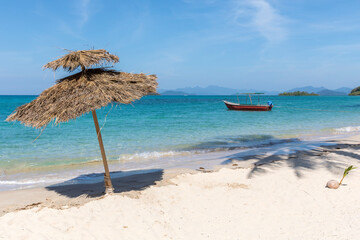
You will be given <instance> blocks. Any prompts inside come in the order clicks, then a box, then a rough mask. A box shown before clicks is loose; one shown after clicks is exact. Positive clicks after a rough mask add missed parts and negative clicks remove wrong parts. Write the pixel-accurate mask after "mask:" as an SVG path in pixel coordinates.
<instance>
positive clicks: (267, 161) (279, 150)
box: [222, 139, 360, 178]
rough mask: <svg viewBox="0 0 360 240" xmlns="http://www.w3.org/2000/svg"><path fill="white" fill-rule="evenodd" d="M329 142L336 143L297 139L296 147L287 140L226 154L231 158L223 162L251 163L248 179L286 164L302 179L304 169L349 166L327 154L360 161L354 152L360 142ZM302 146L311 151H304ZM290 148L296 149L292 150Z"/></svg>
mask: <svg viewBox="0 0 360 240" xmlns="http://www.w3.org/2000/svg"><path fill="white" fill-rule="evenodd" d="M330 143H332V144H334V145H330V146H329V142H321V141H303V140H300V139H296V140H295V144H296V145H295V148H294V145H293V146H290V144H292V143H285V144H279V146H270V147H264V148H262V153H260V154H251V151H254V152H255V151H258V150H251V149H250V150H249V153H248V154H247V153H246V151H245V152H241V153H236V154H232V155H229V156H227V158H228V159H227V160H225V161H224V162H223V163H222V164H235V165H241V164H244V163H248V166H249V165H251V171H250V172H249V174H248V178H252V177H255V176H257V175H261V174H265V173H267V172H269V170H276V169H278V168H280V167H281V166H283V164H286V165H287V166H289V167H291V168H292V169H293V170H294V174H295V175H296V176H297V177H298V178H301V177H303V172H304V171H308V170H315V169H317V168H326V169H327V170H328V171H330V172H332V173H334V174H338V173H339V171H342V170H343V169H344V168H345V167H346V166H345V164H344V163H343V162H339V161H338V160H336V159H335V158H334V157H331V158H329V157H328V154H330V153H333V154H336V155H341V156H343V157H348V158H350V159H353V160H356V161H359V160H360V155H359V154H357V153H354V152H353V151H354V150H359V149H360V144H343V143H337V142H336V141H332V142H330ZM297 146H299V147H297ZM303 146H306V148H307V149H312V150H301V149H302V147H303ZM291 147H292V148H294V149H295V150H293V151H291Z"/></svg>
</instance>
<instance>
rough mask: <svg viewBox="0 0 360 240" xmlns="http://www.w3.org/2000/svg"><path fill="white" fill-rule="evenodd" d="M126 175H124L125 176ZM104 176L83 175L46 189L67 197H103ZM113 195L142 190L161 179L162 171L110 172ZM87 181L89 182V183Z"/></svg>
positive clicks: (96, 174) (97, 174)
mask: <svg viewBox="0 0 360 240" xmlns="http://www.w3.org/2000/svg"><path fill="white" fill-rule="evenodd" d="M125 174H126V175H125ZM103 176H104V175H103V174H102V173H92V174H83V175H80V176H78V177H76V178H73V179H70V180H67V181H65V182H62V183H58V184H54V185H51V186H48V187H46V189H47V190H51V191H55V192H56V193H58V194H60V195H63V196H66V197H69V198H77V197H79V196H84V195H85V196H86V197H90V198H96V197H100V196H102V195H104V190H105V187H104V181H103V179H104V177H103ZM110 176H111V180H112V184H113V187H114V193H122V192H130V191H139V190H143V189H145V188H147V187H149V186H151V185H155V184H156V182H157V181H160V180H162V178H163V169H150V170H139V171H127V172H122V171H116V172H110ZM89 180H91V181H90V182H89Z"/></svg>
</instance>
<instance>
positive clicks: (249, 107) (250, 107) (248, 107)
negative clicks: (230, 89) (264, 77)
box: [224, 93, 273, 111]
mask: <svg viewBox="0 0 360 240" xmlns="http://www.w3.org/2000/svg"><path fill="white" fill-rule="evenodd" d="M244 94H247V95H249V99H250V104H247V103H246V104H240V103H233V102H228V101H224V103H225V105H226V106H227V108H228V109H229V110H237V111H271V109H272V107H273V104H272V102H271V101H268V104H267V105H261V104H259V100H258V104H253V103H252V100H251V95H252V94H263V93H244Z"/></svg>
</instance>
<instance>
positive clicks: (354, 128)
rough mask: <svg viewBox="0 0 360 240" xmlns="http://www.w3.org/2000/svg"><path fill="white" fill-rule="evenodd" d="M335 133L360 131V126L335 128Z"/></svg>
mask: <svg viewBox="0 0 360 240" xmlns="http://www.w3.org/2000/svg"><path fill="white" fill-rule="evenodd" d="M334 130H335V133H340V134H341V133H352V132H360V126H349V127H342V128H335V129H334Z"/></svg>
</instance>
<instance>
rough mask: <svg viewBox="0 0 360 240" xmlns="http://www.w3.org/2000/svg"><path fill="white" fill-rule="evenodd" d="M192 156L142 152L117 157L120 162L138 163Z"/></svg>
mask: <svg viewBox="0 0 360 240" xmlns="http://www.w3.org/2000/svg"><path fill="white" fill-rule="evenodd" d="M190 154H192V153H191V152H190V151H167V152H157V151H154V152H142V153H134V154H122V155H120V156H119V160H120V161H139V160H151V159H158V158H163V157H173V156H185V155H190Z"/></svg>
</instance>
